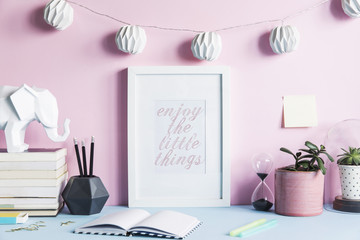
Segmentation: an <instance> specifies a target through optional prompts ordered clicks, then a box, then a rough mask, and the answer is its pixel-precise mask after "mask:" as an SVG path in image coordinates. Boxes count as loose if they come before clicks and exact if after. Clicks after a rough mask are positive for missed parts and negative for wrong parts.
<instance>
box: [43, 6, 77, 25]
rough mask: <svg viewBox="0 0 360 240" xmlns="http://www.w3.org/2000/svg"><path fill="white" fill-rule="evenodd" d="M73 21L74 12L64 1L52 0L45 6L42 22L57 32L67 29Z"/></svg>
mask: <svg viewBox="0 0 360 240" xmlns="http://www.w3.org/2000/svg"><path fill="white" fill-rule="evenodd" d="M73 19H74V10H73V8H72V7H71V6H70V4H69V3H67V2H66V1H65V0H52V1H51V2H49V3H48V4H46V7H45V10H44V20H45V21H46V22H47V23H48V24H49V25H51V26H53V27H54V28H56V29H57V30H64V29H66V28H67V27H69V26H70V25H71V24H72V22H73Z"/></svg>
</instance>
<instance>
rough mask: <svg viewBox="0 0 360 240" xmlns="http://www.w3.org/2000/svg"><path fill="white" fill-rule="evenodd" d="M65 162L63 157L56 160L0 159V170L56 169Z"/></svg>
mask: <svg viewBox="0 0 360 240" xmlns="http://www.w3.org/2000/svg"><path fill="white" fill-rule="evenodd" d="M64 164H65V157H62V158H60V159H59V160H57V161H0V170H2V171H3V170H56V169H58V168H60V167H61V166H63V165H64Z"/></svg>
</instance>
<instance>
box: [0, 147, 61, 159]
mask: <svg viewBox="0 0 360 240" xmlns="http://www.w3.org/2000/svg"><path fill="white" fill-rule="evenodd" d="M66 154H67V150H66V148H30V149H29V150H28V151H27V152H21V153H8V152H7V150H6V149H0V162H1V161H5V162H6V161H19V162H24V161H31V162H35V161H40V162H41V161H57V160H59V159H60V158H62V157H65V156H66Z"/></svg>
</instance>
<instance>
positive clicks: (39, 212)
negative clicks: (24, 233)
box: [0, 203, 64, 217]
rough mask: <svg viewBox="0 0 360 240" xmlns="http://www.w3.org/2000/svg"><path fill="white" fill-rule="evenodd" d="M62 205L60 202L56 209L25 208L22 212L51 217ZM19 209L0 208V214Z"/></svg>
mask: <svg viewBox="0 0 360 240" xmlns="http://www.w3.org/2000/svg"><path fill="white" fill-rule="evenodd" d="M63 206H64V204H63V203H61V204H60V206H59V207H58V208H57V209H26V210H25V211H22V212H27V213H28V214H29V217H53V216H56V215H57V214H58V213H59V211H60V210H61V209H62V207H63ZM19 211H20V210H0V215H1V214H3V213H14V212H19Z"/></svg>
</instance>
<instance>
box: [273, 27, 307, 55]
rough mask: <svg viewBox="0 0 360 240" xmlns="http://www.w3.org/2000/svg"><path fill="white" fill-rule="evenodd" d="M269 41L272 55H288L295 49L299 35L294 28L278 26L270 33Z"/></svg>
mask: <svg viewBox="0 0 360 240" xmlns="http://www.w3.org/2000/svg"><path fill="white" fill-rule="evenodd" d="M269 40H270V46H271V48H272V50H273V51H274V53H277V54H282V53H289V52H292V51H294V50H296V49H297V47H298V45H299V41H300V34H299V32H298V30H297V29H296V28H295V27H294V26H279V27H276V28H274V29H273V30H272V31H271V34H270V38H269Z"/></svg>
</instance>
